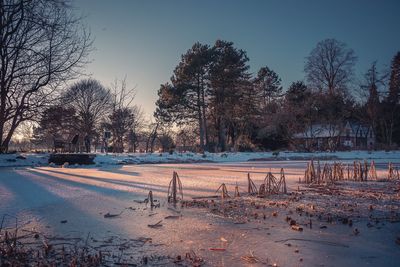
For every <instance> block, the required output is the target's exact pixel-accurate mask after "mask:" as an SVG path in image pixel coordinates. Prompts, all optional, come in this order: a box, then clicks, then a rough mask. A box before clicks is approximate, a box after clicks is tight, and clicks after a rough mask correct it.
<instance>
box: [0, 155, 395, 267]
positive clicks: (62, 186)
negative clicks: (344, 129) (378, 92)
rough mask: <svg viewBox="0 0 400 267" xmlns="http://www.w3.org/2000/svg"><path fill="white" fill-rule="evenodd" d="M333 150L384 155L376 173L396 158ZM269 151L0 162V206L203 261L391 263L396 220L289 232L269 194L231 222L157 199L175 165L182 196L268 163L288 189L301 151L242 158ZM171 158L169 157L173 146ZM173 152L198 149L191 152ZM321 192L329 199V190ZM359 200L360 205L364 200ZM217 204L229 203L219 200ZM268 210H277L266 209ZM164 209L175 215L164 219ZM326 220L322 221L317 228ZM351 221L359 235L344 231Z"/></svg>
mask: <svg viewBox="0 0 400 267" xmlns="http://www.w3.org/2000/svg"><path fill="white" fill-rule="evenodd" d="M303 155H304V157H305V156H307V157H310V155H311V154H299V153H282V152H281V153H280V155H279V157H285V158H286V157H288V158H290V157H292V156H293V157H300V156H303ZM319 155H321V154H319ZM324 155H325V154H324ZM327 155H332V154H330V153H327ZM334 155H336V156H337V157H340V158H342V159H346V160H352V159H353V158H357V159H371V158H373V159H374V160H379V161H381V162H382V163H385V164H381V165H379V166H378V176H380V177H385V175H386V174H385V172H386V166H387V165H386V163H387V162H389V161H392V162H400V154H399V153H398V152H389V153H386V152H376V153H372V154H368V153H365V152H352V153H344V152H340V153H335V154H334ZM26 156H27V159H25V160H23V159H20V160H19V161H27V162H31V161H34V162H36V164H38V165H39V164H43V165H46V164H45V162H46V156H45V155H26ZM271 156H272V154H271V153H235V154H227V156H226V157H225V156H221V155H219V154H212V155H211V154H207V157H206V159H209V160H212V161H215V162H216V163H186V164H152V165H148V164H147V165H119V164H118V163H119V162H120V160H123V159H125V158H132V157H129V156H127V155H107V156H105V155H98V157H97V159H96V164H95V165H94V166H91V167H88V168H87V167H79V166H77V167H74V168H58V167H51V166H41V167H17V168H13V167H9V168H1V169H0V199H1V201H0V215H2V214H9V215H12V216H15V217H17V218H18V220H19V223H20V224H25V227H27V228H29V229H35V230H38V231H41V232H45V233H48V234H53V235H58V236H60V235H62V236H79V237H86V236H88V234H89V233H90V237H91V242H97V243H98V242H99V241H98V240H105V239H107V238H109V237H113V236H120V237H123V238H124V239H129V240H133V239H138V238H151V240H152V242H151V244H146V245H145V246H143V247H140V248H134V250H135V252H136V253H137V254H138V255H141V254H158V255H173V256H176V255H185V253H187V252H190V251H194V252H195V253H196V254H197V255H199V256H201V257H203V258H204V259H205V260H206V264H207V265H211V266H243V265H245V263H244V262H243V260H242V259H241V258H242V256H245V255H251V254H253V255H254V256H256V257H257V258H258V259H259V260H260V262H259V263H260V265H263V263H268V264H271V265H272V264H274V263H276V264H277V266H355V265H359V266H397V264H398V262H400V246H399V245H397V244H396V243H395V238H396V236H400V223H399V222H397V223H396V222H393V223H390V222H387V221H384V220H382V222H380V223H379V224H378V223H377V224H376V225H375V224H374V227H370V226H369V225H367V219H365V218H363V217H360V218H358V219H355V220H354V223H353V224H354V225H353V226H352V227H349V226H348V225H344V224H342V223H338V222H337V221H333V222H332V223H329V224H327V223H322V222H319V221H318V220H317V219H316V220H315V221H314V226H313V228H312V229H308V228H305V229H304V231H302V232H298V231H293V230H292V229H291V228H290V227H288V224H287V223H286V221H285V218H286V216H288V215H289V216H294V215H291V212H292V211H291V210H289V209H287V208H286V207H285V206H284V205H283V206H280V207H279V206H277V205H276V203H275V200H274V203H275V204H274V206H271V204H268V207H267V208H266V209H265V210H264V211H260V212H259V213H260V214H261V213H264V215H265V217H266V219H265V220H263V219H261V217H259V218H258V219H254V218H251V220H249V221H248V222H246V223H244V224H236V223H235V222H234V221H232V220H229V219H227V218H225V217H224V216H219V215H218V214H215V213H213V212H210V211H209V210H207V209H197V208H181V207H180V206H178V207H177V208H174V207H173V206H170V205H169V204H168V203H167V201H166V199H167V196H166V195H167V190H168V184H169V181H170V179H171V178H172V172H173V171H177V172H178V174H179V177H180V179H181V180H182V184H183V193H184V198H185V199H188V200H189V199H191V198H192V197H194V196H204V195H213V194H215V190H216V189H217V188H218V187H219V186H220V184H221V183H225V184H226V186H227V188H228V191H229V193H230V194H233V189H234V187H235V185H238V186H239V188H240V191H241V192H244V191H246V188H247V173H250V175H251V177H252V179H253V180H254V182H255V183H256V185H257V186H258V185H260V184H261V182H262V181H263V179H264V177H265V174H266V173H267V172H268V171H272V172H273V173H275V174H277V173H278V172H279V170H280V168H284V169H285V174H286V179H287V184H288V188H289V192H295V191H297V189H298V183H297V181H298V178H299V177H301V176H302V175H303V173H304V169H305V167H306V163H307V160H286V159H285V160H281V161H278V160H276V161H247V160H249V159H254V158H265V157H271ZM14 157H15V155H14ZM41 157H42V158H41ZM141 157H143V158H144V159H146V162H147V161H150V160H149V159H154V162H155V161H156V159H160V158H162V159H165V158H168V157H170V156H168V155H165V154H164V155H163V156H162V157H160V156H158V155H141ZM172 157H176V158H179V157H180V155H179V154H178V155H172V156H171V157H170V158H172ZM182 157H184V158H196V159H197V158H199V159H200V158H201V156H200V155H192V156H188V155H184V156H182ZM3 159H4V158H3ZM34 159H37V160H34ZM163 162H164V161H163ZM165 162H168V160H166V161H165ZM10 163H18V161H17V162H10ZM15 165H16V166H18V165H17V164H15ZM21 165H24V164H20V165H19V166H21ZM372 186H373V184H372ZM379 188H380V187H379ZM149 190H152V192H153V193H154V196H155V198H156V199H157V200H159V202H160V204H161V207H160V208H156V209H154V210H151V209H150V207H149V206H146V205H145V204H141V203H137V202H135V201H134V200H143V199H144V198H146V197H147V194H148V192H149ZM289 197H290V196H289ZM316 197H318V194H317V195H316ZM310 199H311V200H312V199H314V197H311V198H310ZM322 200H325V201H327V202H329V201H330V199H329V197H326V198H322ZM268 201H272V200H271V199H269V200H268ZM318 201H320V202H317V204H316V210H318V209H319V208H327V207H329V206H328V205H325V204H326V203H327V202H324V201H321V197H319V198H318ZM362 201H369V200H363V199H362ZM266 203H267V202H266ZM268 203H271V202H268ZM368 203H369V202H366V203H363V204H364V205H360V207H361V206H362V207H363V206H368ZM330 204H331V205H332V204H334V203H330ZM338 204H339V203H338ZM222 205H224V204H223V203H222ZM226 205H229V200H228V201H227V202H226ZM383 206H384V205H383ZM333 207H334V206H333ZM395 208H396V209H394V211H395V212H398V208H399V207H398V206H397V207H395ZM272 211H276V212H277V214H274V215H273V212H272ZM121 212H122V213H121ZM332 212H333V210H332ZM107 213H109V214H120V213H121V214H120V215H119V216H117V217H115V218H105V217H104V215H105V214H107ZM171 215H173V216H176V215H178V216H179V217H178V218H176V217H174V218H175V219H166V218H167V216H171ZM275 215H276V216H275ZM301 218H302V217H301ZM301 218H299V219H297V220H302V219H301ZM307 218H308V217H307ZM304 220H305V218H304ZM304 220H303V221H304ZM307 220H308V219H307ZM159 221H162V223H161V224H162V227H159V228H149V227H148V225H149V224H155V223H157V222H159ZM12 223H14V221H13V220H11V219H10V218H8V219H7V221H6V224H8V225H12ZM326 225H327V228H320V227H322V226H326ZM355 227H356V228H357V229H358V230H359V231H360V234H358V235H355V234H354V228H355ZM288 239H289V241H285V240H288ZM213 249H217V250H213Z"/></svg>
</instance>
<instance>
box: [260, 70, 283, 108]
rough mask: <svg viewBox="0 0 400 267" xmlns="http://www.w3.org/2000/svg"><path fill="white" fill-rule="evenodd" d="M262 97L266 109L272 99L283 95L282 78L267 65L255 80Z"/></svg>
mask: <svg viewBox="0 0 400 267" xmlns="http://www.w3.org/2000/svg"><path fill="white" fill-rule="evenodd" d="M254 83H255V86H256V88H257V89H258V92H259V95H260V96H261V99H263V103H262V107H263V109H265V108H266V107H267V106H268V105H269V104H271V102H272V101H274V100H276V99H277V98H279V97H281V96H282V86H281V79H280V78H279V76H278V74H276V72H275V71H273V70H271V69H270V68H268V67H267V66H265V67H262V68H261V69H260V70H259V71H258V73H257V77H256V78H255V80H254Z"/></svg>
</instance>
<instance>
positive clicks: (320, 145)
mask: <svg viewBox="0 0 400 267" xmlns="http://www.w3.org/2000/svg"><path fill="white" fill-rule="evenodd" d="M293 139H294V144H295V146H296V147H297V148H299V149H305V150H331V151H332V150H355V149H361V150H362V149H368V150H369V149H373V148H374V147H375V133H374V131H373V129H372V127H371V126H370V125H365V124H362V123H360V122H357V121H346V122H344V123H342V124H339V125H332V124H313V125H311V126H310V127H308V128H307V129H306V130H305V131H304V132H300V133H297V134H295V135H294V136H293Z"/></svg>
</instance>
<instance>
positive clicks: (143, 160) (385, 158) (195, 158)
mask: <svg viewBox="0 0 400 267" xmlns="http://www.w3.org/2000/svg"><path fill="white" fill-rule="evenodd" d="M18 156H23V157H24V158H25V159H23V158H18ZM48 157H49V155H48V154H32V153H22V154H5V155H4V154H3V155H0V167H10V166H11V167H22V166H25V167H27V166H46V165H48ZM312 158H316V159H327V160H329V159H330V160H368V161H370V160H374V161H375V162H376V163H385V162H393V163H400V151H388V152H386V151H371V152H368V151H349V152H314V153H300V152H291V151H282V152H279V153H276V152H275V153H273V152H248V153H247V152H232V153H205V154H204V155H203V154H197V153H190V152H187V153H173V154H169V153H129V154H128V153H124V154H113V153H109V154H102V153H97V154H96V158H95V163H96V164H97V167H98V166H100V165H127V164H149V163H151V164H157V163H198V162H216V163H218V162H245V161H256V160H263V161H270V160H271V161H277V160H279V161H282V160H310V159H312Z"/></svg>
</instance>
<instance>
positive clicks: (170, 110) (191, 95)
mask: <svg viewBox="0 0 400 267" xmlns="http://www.w3.org/2000/svg"><path fill="white" fill-rule="evenodd" d="M210 60H211V51H210V48H209V46H208V45H202V44H200V43H195V44H194V45H193V46H192V48H191V49H189V50H188V51H187V52H186V53H185V54H184V55H182V58H181V61H180V62H179V64H178V66H177V67H176V68H175V70H174V75H173V77H172V78H171V83H172V84H171V85H162V86H161V88H160V91H159V96H160V98H159V100H158V101H157V107H158V108H157V111H156V115H157V116H158V117H159V118H162V119H163V120H164V121H168V122H174V123H177V124H178V125H182V124H188V123H189V124H190V123H196V124H197V128H198V129H199V139H200V147H201V149H202V150H204V149H205V148H206V146H207V143H208V138H207V136H208V135H207V134H208V133H207V122H206V108H207V107H206V88H207V86H208V80H207V75H208V67H209V65H210Z"/></svg>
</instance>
